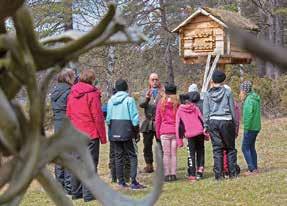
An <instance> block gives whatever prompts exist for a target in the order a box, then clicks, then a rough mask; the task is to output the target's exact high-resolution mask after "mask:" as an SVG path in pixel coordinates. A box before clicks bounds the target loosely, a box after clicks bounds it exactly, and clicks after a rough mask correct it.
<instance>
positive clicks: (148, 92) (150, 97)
mask: <svg viewBox="0 0 287 206" xmlns="http://www.w3.org/2000/svg"><path fill="white" fill-rule="evenodd" d="M161 92H162V89H161V85H160V81H159V77H158V75H157V74H156V73H152V74H150V76H149V87H148V89H145V90H144V91H143V92H142V95H141V100H140V105H139V106H140V107H141V108H143V109H144V113H145V120H144V121H143V123H142V125H141V129H140V130H141V132H142V133H143V143H144V149H143V153H144V159H145V162H146V167H145V168H144V172H146V173H152V172H153V171H154V169H153V152H152V144H153V138H154V137H155V113H156V105H157V103H158V101H159V100H160V98H161Z"/></svg>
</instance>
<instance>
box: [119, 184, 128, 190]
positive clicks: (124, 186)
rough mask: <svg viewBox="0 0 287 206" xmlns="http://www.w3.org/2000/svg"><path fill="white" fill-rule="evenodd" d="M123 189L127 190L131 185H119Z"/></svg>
mask: <svg viewBox="0 0 287 206" xmlns="http://www.w3.org/2000/svg"><path fill="white" fill-rule="evenodd" d="M119 186H120V188H121V189H127V188H128V187H129V185H128V184H127V183H119Z"/></svg>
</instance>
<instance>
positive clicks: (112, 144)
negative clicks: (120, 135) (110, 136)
mask: <svg viewBox="0 0 287 206" xmlns="http://www.w3.org/2000/svg"><path fill="white" fill-rule="evenodd" d="M123 156H124V157H123V158H124V160H123V161H124V179H125V182H129V179H130V170H131V164H130V159H129V156H128V154H127V153H126V151H124V155H123ZM109 167H110V170H111V175H112V180H113V181H116V180H117V173H116V171H117V170H116V155H115V142H113V141H111V142H110V163H109Z"/></svg>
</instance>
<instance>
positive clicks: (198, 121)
mask: <svg viewBox="0 0 287 206" xmlns="http://www.w3.org/2000/svg"><path fill="white" fill-rule="evenodd" d="M180 121H181V122H182V124H183V126H184V136H185V137H186V138H189V139H190V138H193V137H196V136H198V135H201V134H203V120H202V115H201V112H200V110H199V108H198V107H197V106H196V105H195V104H193V103H190V104H182V105H180V106H179V108H178V110H177V113H176V138H177V143H178V145H181V144H182V138H181V137H180V133H179V124H180Z"/></svg>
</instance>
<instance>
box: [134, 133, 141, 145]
mask: <svg viewBox="0 0 287 206" xmlns="http://www.w3.org/2000/svg"><path fill="white" fill-rule="evenodd" d="M135 140H136V143H138V142H139V141H140V140H141V135H140V133H138V134H137V135H136V138H135Z"/></svg>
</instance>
